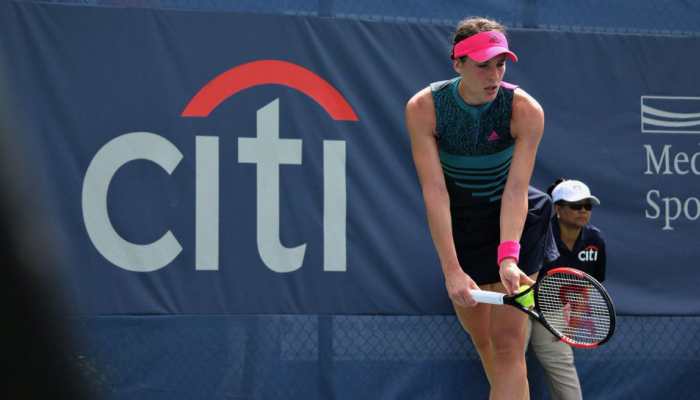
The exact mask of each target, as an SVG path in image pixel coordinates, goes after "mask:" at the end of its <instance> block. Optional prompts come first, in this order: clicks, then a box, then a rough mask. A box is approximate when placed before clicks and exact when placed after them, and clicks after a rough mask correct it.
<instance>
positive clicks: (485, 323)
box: [453, 304, 493, 385]
mask: <svg viewBox="0 0 700 400" xmlns="http://www.w3.org/2000/svg"><path fill="white" fill-rule="evenodd" d="M453 307H454V309H455V312H456V314H457V318H458V319H459V322H460V324H462V327H463V328H464V330H466V331H467V333H468V334H469V336H470V337H471V339H472V343H473V344H474V347H475V348H476V351H477V353H479V357H480V358H481V365H482V366H483V368H484V372H485V373H486V378H487V379H488V381H489V384H490V385H493V383H492V379H491V369H492V364H493V363H492V361H491V360H492V359H493V346H492V345H491V328H490V326H491V307H492V306H491V305H490V304H478V305H477V306H476V307H472V308H464V307H459V306H457V305H455V304H453Z"/></svg>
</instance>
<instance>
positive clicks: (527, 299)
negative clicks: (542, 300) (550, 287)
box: [518, 285, 535, 308]
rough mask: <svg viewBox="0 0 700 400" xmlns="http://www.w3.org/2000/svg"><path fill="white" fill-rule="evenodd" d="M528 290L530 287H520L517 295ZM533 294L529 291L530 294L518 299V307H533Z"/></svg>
mask: <svg viewBox="0 0 700 400" xmlns="http://www.w3.org/2000/svg"><path fill="white" fill-rule="evenodd" d="M529 288H530V286H528V285H521V286H520V287H519V288H518V293H522V292H524V291H526V290H528V289H529ZM534 293H535V292H534V291H531V292H530V293H528V294H526V295H525V296H524V297H520V298H518V303H520V305H522V306H523V307H526V308H533V307H535V294H534Z"/></svg>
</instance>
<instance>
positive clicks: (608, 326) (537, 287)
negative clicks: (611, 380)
mask: <svg viewBox="0 0 700 400" xmlns="http://www.w3.org/2000/svg"><path fill="white" fill-rule="evenodd" d="M470 293H471V295H472V297H473V298H474V300H476V301H477V302H479V303H487V304H507V305H510V306H513V307H515V308H517V309H518V310H520V311H523V312H524V313H526V314H528V315H530V316H531V317H532V318H534V319H535V320H537V321H538V322H540V323H541V324H542V325H543V326H544V327H545V328H547V329H548V330H549V331H550V332H552V334H553V335H554V336H556V337H557V338H559V340H561V341H562V342H564V343H566V344H568V345H570V346H573V347H578V348H594V347H597V346H600V345H601V344H603V343H605V342H607V341H608V340H609V339H610V337H611V336H612V335H613V333H614V332H615V307H614V306H613V303H612V300H610V296H609V295H608V292H607V291H606V290H605V288H604V287H603V285H601V284H600V282H598V281H597V280H596V279H595V278H593V277H592V276H590V275H588V274H586V273H585V272H583V271H579V270H577V269H574V268H567V267H560V268H554V269H551V270H549V271H548V272H547V273H546V275H545V276H544V277H542V279H541V280H539V281H538V282H537V283H535V284H534V285H532V286H531V287H529V288H528V289H527V290H523V291H522V292H520V293H518V294H514V295H506V294H503V293H498V292H491V291H487V290H472V291H471V292H470ZM530 296H532V297H530ZM528 298H529V300H528ZM533 298H534V302H533V301H532V299H533Z"/></svg>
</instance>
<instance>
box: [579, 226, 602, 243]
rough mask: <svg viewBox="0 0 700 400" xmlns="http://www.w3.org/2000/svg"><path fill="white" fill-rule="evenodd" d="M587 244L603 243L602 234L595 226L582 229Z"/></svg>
mask: <svg viewBox="0 0 700 400" xmlns="http://www.w3.org/2000/svg"><path fill="white" fill-rule="evenodd" d="M584 230H585V232H586V236H587V237H588V238H589V239H588V241H589V242H599V243H604V240H603V233H602V232H601V231H600V229H598V227H596V226H595V225H591V224H588V225H586V226H585V227H584Z"/></svg>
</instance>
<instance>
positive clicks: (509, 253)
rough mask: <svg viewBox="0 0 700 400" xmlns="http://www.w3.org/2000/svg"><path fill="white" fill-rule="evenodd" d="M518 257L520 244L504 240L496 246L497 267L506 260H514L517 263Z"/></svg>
mask: <svg viewBox="0 0 700 400" xmlns="http://www.w3.org/2000/svg"><path fill="white" fill-rule="evenodd" d="M519 256H520V243H518V242H517V241H515V240H506V241H505V242H503V243H501V244H499V245H498V266H499V267H500V266H501V261H503V260H504V259H506V258H514V259H515V262H516V263H517V262H518V260H519Z"/></svg>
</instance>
